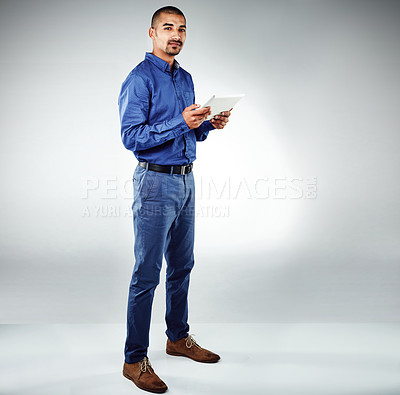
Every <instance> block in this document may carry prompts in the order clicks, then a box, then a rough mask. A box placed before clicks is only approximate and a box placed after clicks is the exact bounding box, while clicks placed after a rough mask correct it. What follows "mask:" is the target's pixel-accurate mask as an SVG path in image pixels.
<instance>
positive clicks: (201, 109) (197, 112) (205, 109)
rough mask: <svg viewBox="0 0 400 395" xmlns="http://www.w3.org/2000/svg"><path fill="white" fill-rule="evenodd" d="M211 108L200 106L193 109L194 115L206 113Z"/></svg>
mask: <svg viewBox="0 0 400 395" xmlns="http://www.w3.org/2000/svg"><path fill="white" fill-rule="evenodd" d="M210 110H211V108H210V107H204V108H199V109H197V110H194V111H193V115H204V114H206V113H207V112H209V111H210Z"/></svg>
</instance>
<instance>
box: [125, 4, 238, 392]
mask: <svg viewBox="0 0 400 395" xmlns="http://www.w3.org/2000/svg"><path fill="white" fill-rule="evenodd" d="M149 36H150V38H151V39H152V41H153V52H152V53H146V56H145V59H144V61H143V62H141V63H139V64H138V65H137V66H136V67H135V68H134V69H133V70H132V71H131V72H130V73H129V75H128V77H127V78H126V80H125V81H124V83H123V84H122V88H121V93H120V96H119V100H118V103H119V109H120V118H121V136H122V141H123V143H124V146H125V147H126V148H127V149H129V150H131V151H132V152H133V153H134V154H135V156H136V158H137V159H138V161H139V164H138V165H137V167H136V169H135V172H134V175H133V185H134V202H133V205H132V210H133V223H134V234H135V246H134V253H135V266H134V270H133V274H132V281H131V284H130V289H129V297H128V314H127V338H126V343H125V363H124V367H123V374H124V376H125V377H126V378H128V379H130V380H132V381H133V382H134V383H135V384H136V385H137V386H138V387H139V388H141V389H144V390H147V391H151V392H158V393H161V392H165V391H166V390H167V386H166V384H165V383H164V382H163V381H162V380H161V379H160V378H159V377H158V376H157V375H156V374H155V372H154V370H153V368H152V366H151V364H150V361H149V359H148V357H147V350H148V346H149V329H150V318H151V309H152V303H153V296H154V291H155V288H156V287H157V285H158V283H159V276H160V269H161V265H162V258H163V255H164V256H165V259H166V261H167V273H166V314H165V320H166V324H167V330H166V335H167V338H168V339H167V345H166V352H167V354H169V355H179V356H185V357H188V358H191V359H193V360H195V361H198V362H208V363H210V362H217V361H218V360H219V359H220V357H219V356H218V355H217V354H215V353H213V352H211V351H209V350H206V349H204V348H202V347H200V346H199V345H198V344H197V343H196V341H195V340H194V339H193V337H192V335H189V333H188V331H189V325H188V322H187V320H188V302H187V296H188V287H189V277H190V272H191V269H192V267H193V265H194V256H193V245H194V217H195V212H194V199H195V196H194V179H193V172H192V167H193V161H194V160H195V159H196V141H204V140H205V139H206V138H207V135H208V132H209V131H210V130H212V129H223V128H224V127H225V125H226V124H227V122H228V118H229V116H230V112H225V113H222V114H220V115H218V116H215V117H214V118H213V119H212V120H211V121H205V119H206V118H207V117H208V116H209V115H210V113H211V109H210V108H204V109H200V108H199V107H200V106H199V105H197V104H194V102H195V96H194V86H193V81H192V78H191V76H190V74H189V73H188V72H186V71H185V70H183V69H182V67H180V65H179V63H178V62H177V61H176V60H175V56H176V55H178V54H179V53H180V51H181V50H182V47H183V45H184V43H185V40H186V19H185V17H184V15H183V13H182V12H181V11H180V10H179V9H177V8H175V7H172V6H168V7H163V8H161V9H159V10H158V11H156V12H155V13H154V15H153V18H152V22H151V27H150V29H149Z"/></svg>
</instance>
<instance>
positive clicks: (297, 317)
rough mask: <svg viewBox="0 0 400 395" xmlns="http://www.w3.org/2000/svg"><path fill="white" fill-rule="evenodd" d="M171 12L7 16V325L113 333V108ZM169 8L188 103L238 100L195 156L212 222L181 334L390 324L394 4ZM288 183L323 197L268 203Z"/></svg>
mask: <svg viewBox="0 0 400 395" xmlns="http://www.w3.org/2000/svg"><path fill="white" fill-rule="evenodd" d="M163 5H165V4H164V3H161V2H151V3H145V4H144V3H143V2H136V1H114V2H106V1H103V2H101V1H84V2H81V1H79V2H78V1H68V2H64V1H37V0H35V1H22V0H20V1H2V2H1V3H0V33H1V34H0V40H1V51H0V59H1V87H2V89H1V99H0V100H1V102H0V104H1V106H0V108H1V117H0V126H1V155H0V160H1V181H2V193H1V208H2V210H1V229H0V231H1V238H0V240H1V269H0V270H1V279H0V311H1V317H0V320H1V323H49V322H54V323H56V322H66V323H75V322H90V323H91V322H105V323H119V322H121V323H122V322H124V320H125V311H126V299H127V292H128V286H129V281H130V276H131V272H132V268H133V251H132V248H133V240H132V233H133V232H132V223H131V217H129V215H125V213H129V210H130V206H131V203H132V202H131V186H130V184H129V182H130V180H131V177H132V173H133V170H134V167H135V165H136V161H135V159H134V157H133V154H132V153H131V152H129V151H127V150H125V149H124V147H123V145H122V143H121V141H120V135H119V133H120V132H119V118H118V111H117V110H118V109H117V98H118V94H119V89H120V86H121V84H122V81H123V80H124V79H125V77H126V75H127V74H128V73H129V71H130V70H131V69H132V68H133V67H134V66H135V65H136V64H137V63H139V62H140V61H141V60H142V59H143V57H144V54H145V52H146V51H150V50H151V41H150V39H149V38H148V36H147V30H148V27H149V22H150V18H151V15H152V13H153V12H154V10H156V9H157V8H158V7H160V6H163ZM175 5H176V6H178V7H180V8H181V9H182V10H183V11H184V13H185V14H186V17H187V24H188V38H187V41H186V45H185V47H184V49H183V51H182V53H181V54H180V55H179V56H178V58H177V60H178V61H179V62H180V63H181V65H182V66H183V67H184V68H185V69H187V70H188V71H189V72H191V74H192V76H193V78H194V82H195V86H196V96H197V101H198V102H199V103H201V102H204V101H205V100H206V99H208V97H209V96H210V95H212V94H214V93H217V94H224V93H226V94H232V93H240V92H243V93H246V94H247V96H246V98H245V99H244V100H243V101H242V102H241V103H239V105H238V106H237V108H235V110H234V111H233V113H232V117H231V123H230V124H229V126H228V127H227V128H226V130H224V131H216V132H212V133H211V134H210V137H209V138H208V140H207V141H206V142H204V143H201V144H199V145H198V159H197V161H196V163H195V177H196V181H197V189H198V196H197V205H198V207H199V208H200V209H201V208H202V207H203V208H206V209H207V207H208V208H209V209H210V208H211V213H212V214H210V213H206V214H204V212H203V213H201V215H199V217H198V219H197V224H196V266H195V269H194V270H193V272H192V280H191V289H190V292H191V293H190V320H191V322H349V321H352V322H379V321H399V319H400V311H399V307H400V299H399V296H400V295H399V293H400V291H399V290H400V268H399V248H398V240H399V230H400V221H399V220H400V218H399V210H398V202H399V192H400V191H399V185H398V180H397V171H398V169H399V156H398V148H399V135H398V132H399V122H398V109H399V108H400V103H399V94H398V90H399V82H400V81H399V64H400V63H399V61H400V55H399V44H398V43H399V39H400V34H399V33H400V31H399V29H400V23H399V22H400V5H399V3H398V2H397V1H354V0H351V1H254V0H252V1H247V2H245V3H243V2H237V1H236V2H232V1H218V2H215V1H209V0H205V1H201V2H195V1H191V2H184V1H182V2H177V3H175ZM293 178H297V179H301V180H302V181H301V182H302V184H301V185H303V187H304V185H306V184H307V183H309V182H310V180H312V183H313V185H314V186H315V187H316V194H314V196H311V197H310V196H308V197H307V194H306V193H304V194H303V195H302V196H300V197H299V196H297V197H296V196H295V197H294V196H293V195H292V194H291V192H293V191H291V190H290V188H286V189H285V188H284V189H283V190H281V193H280V194H278V195H274V193H273V192H271V191H272V190H273V189H274V188H273V185H275V184H274V182H275V180H277V179H281V180H282V179H283V180H284V181H283V183H284V185H286V184H285V182H286V181H287V180H291V179H293ZM257 180H264V181H263V184H262V185H263V186H264V187H265V186H266V185H268V187H269V188H270V187H271V189H268V191H269V192H271V193H270V194H269V195H268V197H266V195H265V193H264V194H263V196H262V197H260V196H259V195H258V194H257V193H255V192H254V191H255V189H254V188H255V185H259V184H256V183H257ZM285 180H286V181H285ZM201 183H203V184H204V185H205V187H204V188H203V187H201V185H203V184H201ZM226 183H230V185H231V187H232V191H231V192H229V193H228V192H227V190H223V187H224V185H225V184H226ZM209 185H214V186H216V188H217V190H219V191H220V192H221V191H222V192H221V193H216V194H214V195H213V194H211V196H208V194H207V186H209ZM246 185H247V187H248V189H247V190H246ZM307 185H308V184H307ZM243 186H244V187H243ZM242 187H243V188H242ZM88 188H90V191H88ZM303 190H304V191H305V190H306V189H304V188H303ZM199 192H201V193H199ZM264 192H265V190H264ZM99 208H100V211H99V212H98V213H100V215H96V209H99ZM221 208H222V210H228V211H227V215H225V216H218V215H214V214H215V212H214V211H213V210H215V209H217V211H218V210H219V209H221ZM112 210H114V211H115V212H116V215H115V216H113V214H112V213H113V211H112ZM118 210H120V211H119V212H118ZM207 210H208V209H207ZM101 213H103V214H101ZM164 271H165V267H164V269H163V272H162V276H161V283H160V286H159V287H158V288H157V292H156V297H155V302H154V311H153V321H155V322H163V314H164V284H163V282H164V277H163V276H164Z"/></svg>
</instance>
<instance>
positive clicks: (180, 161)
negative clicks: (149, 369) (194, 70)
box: [118, 53, 214, 165]
mask: <svg viewBox="0 0 400 395" xmlns="http://www.w3.org/2000/svg"><path fill="white" fill-rule="evenodd" d="M194 100H195V95H194V85H193V81H192V77H191V75H190V74H189V73H188V72H187V71H185V70H184V69H183V68H182V67H180V65H179V63H178V62H177V61H176V60H175V61H174V64H173V72H172V73H171V70H170V66H169V64H168V63H167V62H166V61H164V60H162V59H160V58H159V57H157V56H155V55H153V54H151V53H146V57H145V59H144V60H143V61H142V62H141V63H139V64H138V65H137V66H136V67H135V68H134V69H133V70H132V71H131V72H130V73H129V74H128V76H127V78H126V80H125V81H124V82H123V84H122V87H121V92H120V95H119V99H118V105H119V112H120V119H121V137H122V142H123V143H124V146H125V148H126V149H128V150H131V151H132V152H133V153H134V154H135V156H136V158H137V159H138V160H139V161H145V162H149V163H156V164H159V165H186V164H189V163H191V162H193V161H194V160H195V159H196V141H203V140H205V139H206V138H207V135H208V132H209V131H210V130H211V129H214V128H213V126H212V125H211V123H210V122H209V121H205V122H203V123H202V124H201V125H200V127H198V128H196V129H189V127H188V126H187V124H186V122H185V120H184V119H183V116H182V112H183V110H184V109H185V108H186V107H188V106H190V105H192V104H194V102H195V101H194Z"/></svg>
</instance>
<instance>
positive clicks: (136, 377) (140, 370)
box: [122, 357, 168, 394]
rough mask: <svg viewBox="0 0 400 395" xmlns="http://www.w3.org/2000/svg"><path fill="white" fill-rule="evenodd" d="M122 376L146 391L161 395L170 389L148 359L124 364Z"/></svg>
mask: <svg viewBox="0 0 400 395" xmlns="http://www.w3.org/2000/svg"><path fill="white" fill-rule="evenodd" d="M122 374H123V375H124V376H125V377H126V378H127V379H129V380H132V381H133V382H134V383H135V384H136V386H137V387H139V388H140V389H142V390H145V391H150V392H155V393H157V394H161V393H163V392H165V391H166V390H167V389H168V387H167V385H166V384H165V383H164V381H162V380H161V379H160V378H159V377H158V376H157V375H156V374H155V372H154V370H153V368H152V366H151V364H150V361H149V359H148V358H147V357H144V358H143V359H142V360H141V361H139V362H135V363H126V362H124V368H123V370H122Z"/></svg>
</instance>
